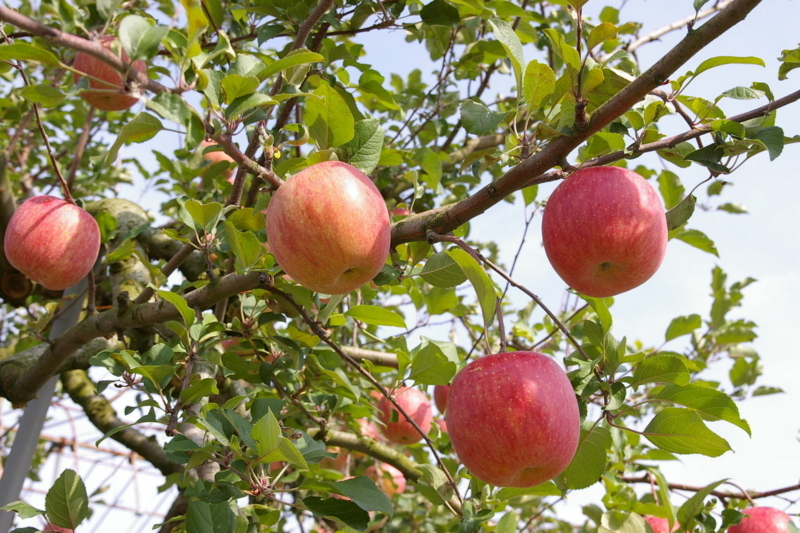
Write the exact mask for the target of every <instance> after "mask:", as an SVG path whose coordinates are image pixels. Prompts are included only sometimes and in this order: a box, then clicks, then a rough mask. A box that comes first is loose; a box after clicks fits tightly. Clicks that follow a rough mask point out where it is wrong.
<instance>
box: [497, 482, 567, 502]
mask: <svg viewBox="0 0 800 533" xmlns="http://www.w3.org/2000/svg"><path fill="white" fill-rule="evenodd" d="M561 495H562V491H561V490H560V489H559V488H558V487H556V484H555V483H553V482H552V481H545V482H544V483H541V484H539V485H536V486H533V487H524V488H517V487H506V488H502V489H500V490H499V491H497V499H498V500H510V499H511V498H518V497H520V496H561Z"/></svg>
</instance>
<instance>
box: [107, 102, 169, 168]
mask: <svg viewBox="0 0 800 533" xmlns="http://www.w3.org/2000/svg"><path fill="white" fill-rule="evenodd" d="M163 129H164V126H163V125H162V124H161V121H160V120H158V119H157V118H156V117H154V116H153V115H150V114H148V113H145V112H141V113H138V114H137V115H136V116H135V117H133V119H132V120H131V121H130V122H128V123H127V124H125V125H124V126H122V129H121V130H119V135H118V136H117V140H116V141H114V144H113V145H112V146H111V148H110V149H109V150H108V154H107V155H106V161H105V163H106V165H108V164H109V163H111V162H113V161H114V160H116V159H117V154H118V153H119V149H120V148H121V147H122V145H123V144H130V143H143V142H145V141H149V140H150V139H152V138H153V137H155V136H156V134H157V133H158V132H159V131H161V130H163Z"/></svg>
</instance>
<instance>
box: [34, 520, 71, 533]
mask: <svg viewBox="0 0 800 533" xmlns="http://www.w3.org/2000/svg"><path fill="white" fill-rule="evenodd" d="M42 531H44V532H45V533H74V531H75V530H74V529H69V528H66V527H60V526H57V525H55V524H51V523H50V522H48V523H46V524H45V525H44V529H43V530H42Z"/></svg>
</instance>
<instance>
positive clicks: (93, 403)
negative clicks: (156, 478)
mask: <svg viewBox="0 0 800 533" xmlns="http://www.w3.org/2000/svg"><path fill="white" fill-rule="evenodd" d="M61 383H62V384H63V385H64V390H65V391H66V392H67V394H69V397H70V398H72V401H73V402H75V403H76V404H78V405H80V406H81V407H82V408H83V410H84V411H85V412H86V416H87V417H88V418H89V421H90V422H91V423H92V424H94V426H95V427H96V428H97V429H99V430H100V432H101V433H103V434H106V433H108V432H109V431H111V430H112V429H115V428H118V427H121V426H125V425H126V424H125V423H124V422H123V421H122V420H120V419H119V417H117V413H116V412H115V411H114V407H112V405H111V403H109V401H108V400H107V399H106V398H105V397H103V396H102V395H100V394H95V384H94V383H93V382H92V380H91V379H89V376H88V375H87V374H86V372H85V371H83V370H72V371H70V372H66V373H64V374H63V375H62V376H61ZM111 438H112V439H114V440H115V441H117V442H119V443H120V444H122V445H123V446H125V447H126V448H128V449H129V450H131V451H134V452H136V453H137V454H139V455H140V456H142V458H143V459H145V460H146V461H148V462H150V463H151V464H152V465H153V466H154V467H156V468H157V469H158V470H159V471H160V472H161V473H162V474H164V475H165V476H168V475H169V474H173V473H175V472H180V471H182V470H183V468H182V467H181V466H179V465H177V464H175V463H173V462H171V461H170V460H169V459H168V458H167V454H166V453H165V452H164V448H163V447H162V446H161V444H159V443H158V441H156V439H155V438H153V437H148V436H147V435H145V434H143V433H142V432H140V431H139V430H137V429H134V428H131V427H128V428H125V429H122V430H120V431H117V432H116V433H114V434H113V435H112V436H111Z"/></svg>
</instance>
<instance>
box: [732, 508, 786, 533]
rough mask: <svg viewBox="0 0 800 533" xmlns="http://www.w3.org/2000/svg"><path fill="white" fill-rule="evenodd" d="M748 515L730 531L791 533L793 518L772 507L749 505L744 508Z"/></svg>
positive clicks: (734, 532)
mask: <svg viewBox="0 0 800 533" xmlns="http://www.w3.org/2000/svg"><path fill="white" fill-rule="evenodd" d="M742 513H744V514H746V515H747V516H746V517H744V518H742V521H741V522H739V525H738V526H732V527H731V528H729V529H728V533H789V522H791V521H792V518H791V517H790V516H789V515H788V514H786V513H784V512H783V511H780V510H778V509H774V508H772V507H748V508H747V509H742Z"/></svg>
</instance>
